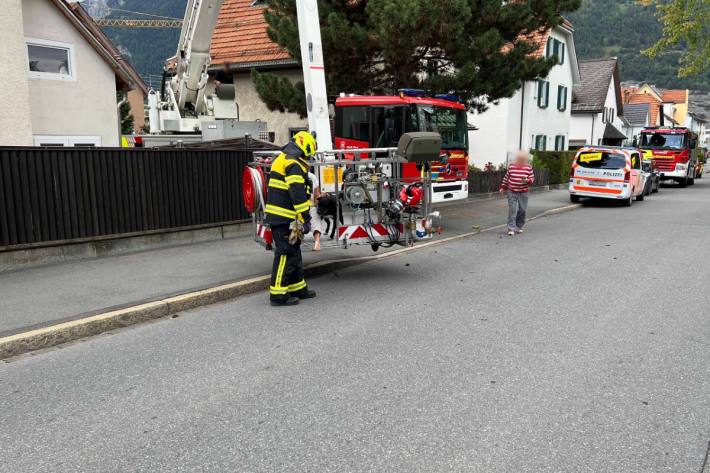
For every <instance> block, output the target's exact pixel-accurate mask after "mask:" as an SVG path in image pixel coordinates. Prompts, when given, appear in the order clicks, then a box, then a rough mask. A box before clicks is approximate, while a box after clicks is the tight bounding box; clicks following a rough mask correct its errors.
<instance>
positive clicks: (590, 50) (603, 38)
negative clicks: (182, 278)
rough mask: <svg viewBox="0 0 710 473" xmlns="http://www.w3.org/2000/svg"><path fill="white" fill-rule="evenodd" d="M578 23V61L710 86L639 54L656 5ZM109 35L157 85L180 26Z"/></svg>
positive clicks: (170, 7) (143, 8) (648, 40)
mask: <svg viewBox="0 0 710 473" xmlns="http://www.w3.org/2000/svg"><path fill="white" fill-rule="evenodd" d="M82 3H83V5H84V7H85V8H87V9H88V10H89V12H90V13H91V14H92V15H94V16H101V17H103V16H108V17H111V18H144V19H145V18H148V17H145V16H139V15H135V14H132V13H127V12H125V11H121V10H129V11H137V12H144V13H150V14H152V15H160V16H168V17H176V18H182V17H183V15H184V13H185V4H186V3H187V0H84V1H83V2H82ZM568 16H569V19H570V20H571V21H572V23H573V24H574V27H575V42H576V46H577V55H578V56H579V58H580V59H597V58H601V57H609V56H616V57H618V58H619V60H620V67H621V77H622V80H632V81H649V82H652V83H655V84H656V85H658V86H659V87H663V88H689V89H696V90H710V72H708V73H704V74H702V75H699V76H696V77H690V78H686V79H679V78H678V77H677V64H678V57H679V53H678V52H675V53H667V54H665V55H663V56H662V57H659V58H657V59H650V58H647V57H645V56H642V55H641V54H640V51H641V50H642V49H645V48H647V47H649V46H650V45H651V44H653V43H654V42H655V40H656V39H657V38H658V37H659V36H660V35H661V26H660V25H659V23H658V21H657V20H656V17H655V16H654V10H653V8H648V7H643V6H641V5H639V4H638V3H637V1H636V0H583V2H582V7H581V8H580V9H579V10H578V11H576V12H574V13H572V14H570V15H568ZM105 31H106V33H107V34H108V36H109V37H110V38H111V39H112V40H113V41H114V42H115V43H116V44H117V45H118V46H119V49H120V50H121V51H122V52H124V53H125V54H126V56H127V57H128V58H129V60H130V61H131V63H132V64H133V65H134V66H135V68H136V69H138V71H139V72H140V73H141V74H142V75H143V76H144V77H146V78H150V79H151V82H152V85H153V86H156V85H157V83H159V80H160V79H159V76H160V74H161V73H162V70H163V63H164V61H165V59H167V58H168V57H170V56H172V55H173V54H175V49H176V48H177V41H178V38H179V36H180V31H179V30H178V29H161V30H158V29H140V28H106V29H105Z"/></svg>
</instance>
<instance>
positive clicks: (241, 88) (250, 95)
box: [210, 0, 308, 143]
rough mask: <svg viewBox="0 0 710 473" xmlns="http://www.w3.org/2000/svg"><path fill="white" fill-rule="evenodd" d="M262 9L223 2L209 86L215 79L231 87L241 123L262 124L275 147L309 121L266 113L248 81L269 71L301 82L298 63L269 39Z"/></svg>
mask: <svg viewBox="0 0 710 473" xmlns="http://www.w3.org/2000/svg"><path fill="white" fill-rule="evenodd" d="M265 8H266V2H261V1H254V0H224V3H223V4H222V9H221V11H220V14H219V19H218V20H217V26H216V28H215V32H214V35H213V36H212V45H211V55H212V64H211V66H210V71H211V74H212V77H213V78H212V82H214V80H215V78H216V79H217V80H220V82H225V80H231V82H232V83H233V84H234V88H235V94H236V98H235V100H236V102H237V109H238V114H239V119H240V120H246V121H258V120H261V121H265V122H266V123H267V128H268V130H269V131H272V132H273V133H274V138H275V143H285V142H287V141H288V139H289V138H290V137H291V134H292V133H293V132H295V131H298V130H301V129H304V128H305V127H307V125H308V121H307V119H306V118H303V117H300V116H299V115H298V114H296V113H290V112H280V111H271V110H269V108H268V107H267V106H266V104H265V103H264V102H263V101H262V100H261V98H260V97H259V94H258V93H257V91H256V88H255V86H254V82H253V81H252V80H251V70H252V69H255V70H257V71H269V72H271V73H274V74H276V75H278V76H280V77H284V78H286V79H288V80H290V81H291V82H297V81H302V80H303V73H302V71H301V65H300V63H299V62H298V61H296V60H294V59H292V58H291V57H290V56H289V54H288V52H287V51H285V50H284V49H283V48H281V47H280V46H279V45H277V44H276V43H274V42H273V41H271V39H270V38H269V36H268V34H267V32H266V30H267V23H266V19H265V18H264V9H265Z"/></svg>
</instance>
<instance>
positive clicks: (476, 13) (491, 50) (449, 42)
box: [252, 0, 580, 115]
mask: <svg viewBox="0 0 710 473" xmlns="http://www.w3.org/2000/svg"><path fill="white" fill-rule="evenodd" d="M579 4H580V0H534V1H526V2H521V1H510V2H501V1H500V0H369V1H368V0H319V2H318V6H319V14H320V22H321V35H322V42H323V54H324V56H325V58H324V59H325V66H326V71H327V76H326V81H327V85H328V90H330V91H332V92H334V93H339V92H351V93H361V94H367V93H385V94H389V93H395V92H396V90H397V89H399V88H403V87H414V88H424V89H427V90H429V91H431V92H432V93H456V94H457V95H459V96H460V97H461V98H462V100H464V101H465V102H466V104H467V105H468V107H469V108H470V109H478V110H483V109H485V106H486V104H487V103H490V102H494V101H496V100H498V99H501V98H503V97H510V96H512V95H513V94H514V93H515V91H516V90H517V89H518V88H519V87H520V83H521V81H526V80H533V79H536V78H538V77H543V76H545V75H547V73H548V72H549V70H550V68H551V67H552V66H553V65H554V64H555V62H556V61H555V59H553V58H550V59H547V58H540V57H536V56H535V55H533V54H532V53H533V52H534V51H536V50H537V49H538V47H539V45H538V44H535V43H534V42H533V41H531V39H532V37H533V35H534V34H535V33H536V32H539V31H544V30H546V29H549V28H551V27H553V26H556V25H559V24H560V23H561V22H562V21H563V18H562V16H561V15H562V14H563V13H565V12H569V11H572V10H575V9H576V8H578V7H579ZM264 15H265V17H266V21H267V23H268V25H269V26H268V34H269V37H270V38H271V39H272V40H273V41H274V42H276V43H278V44H279V45H280V46H281V47H283V48H284V49H285V50H286V51H288V53H289V54H290V55H291V57H293V58H297V59H300V57H301V55H300V49H299V39H298V28H297V19H296V5H295V0H270V1H269V8H268V9H266V10H265V12H264ZM252 76H253V80H254V82H255V84H256V88H257V91H258V93H259V95H260V97H261V98H262V100H264V102H265V103H266V104H267V106H268V107H269V108H270V109H272V110H282V111H292V112H297V113H300V114H301V115H305V99H304V98H303V95H304V93H303V84H302V83H296V84H292V83H291V82H289V81H287V80H285V79H281V78H278V77H277V76H275V75H274V74H272V73H258V72H256V71H252Z"/></svg>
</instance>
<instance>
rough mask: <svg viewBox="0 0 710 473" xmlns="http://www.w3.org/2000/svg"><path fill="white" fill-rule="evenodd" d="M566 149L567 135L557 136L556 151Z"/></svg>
mask: <svg viewBox="0 0 710 473" xmlns="http://www.w3.org/2000/svg"><path fill="white" fill-rule="evenodd" d="M564 150H565V135H557V136H555V151H564Z"/></svg>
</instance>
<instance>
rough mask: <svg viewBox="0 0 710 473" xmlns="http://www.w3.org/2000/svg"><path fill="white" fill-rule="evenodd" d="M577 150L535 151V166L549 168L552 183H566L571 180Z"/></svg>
mask: <svg viewBox="0 0 710 473" xmlns="http://www.w3.org/2000/svg"><path fill="white" fill-rule="evenodd" d="M576 153H577V152H576V151H535V152H534V155H533V167H536V168H547V169H548V170H549V171H550V184H564V183H566V182H567V181H569V170H570V169H571V167H572V162H573V161H574V156H575V154H576Z"/></svg>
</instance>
